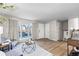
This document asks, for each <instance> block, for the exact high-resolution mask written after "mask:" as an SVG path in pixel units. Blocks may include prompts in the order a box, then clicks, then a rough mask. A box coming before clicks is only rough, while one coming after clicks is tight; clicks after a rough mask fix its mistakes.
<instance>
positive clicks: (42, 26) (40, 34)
mask: <svg viewBox="0 0 79 59" xmlns="http://www.w3.org/2000/svg"><path fill="white" fill-rule="evenodd" d="M38 32H39V39H40V38H44V24H39V26H38Z"/></svg>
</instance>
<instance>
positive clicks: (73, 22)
mask: <svg viewBox="0 0 79 59" xmlns="http://www.w3.org/2000/svg"><path fill="white" fill-rule="evenodd" d="M72 29H79V18H71V19H68V36H69V37H70V31H71V30H72Z"/></svg>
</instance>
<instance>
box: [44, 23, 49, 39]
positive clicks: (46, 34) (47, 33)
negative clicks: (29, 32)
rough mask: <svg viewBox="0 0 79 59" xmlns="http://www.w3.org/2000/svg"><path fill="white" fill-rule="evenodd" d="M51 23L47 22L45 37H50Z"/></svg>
mask: <svg viewBox="0 0 79 59" xmlns="http://www.w3.org/2000/svg"><path fill="white" fill-rule="evenodd" d="M49 25H50V24H45V38H50V28H49V27H50V26H49Z"/></svg>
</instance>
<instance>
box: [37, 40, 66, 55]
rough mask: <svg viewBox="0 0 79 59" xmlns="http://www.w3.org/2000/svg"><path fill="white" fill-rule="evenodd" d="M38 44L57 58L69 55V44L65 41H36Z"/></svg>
mask: <svg viewBox="0 0 79 59" xmlns="http://www.w3.org/2000/svg"><path fill="white" fill-rule="evenodd" d="M36 42H37V44H38V45H39V46H41V47H42V48H44V49H45V50H47V51H48V52H50V53H52V54H54V55H55V56H65V55H67V43H66V42H64V41H61V42H59V41H52V40H49V39H39V40H36Z"/></svg>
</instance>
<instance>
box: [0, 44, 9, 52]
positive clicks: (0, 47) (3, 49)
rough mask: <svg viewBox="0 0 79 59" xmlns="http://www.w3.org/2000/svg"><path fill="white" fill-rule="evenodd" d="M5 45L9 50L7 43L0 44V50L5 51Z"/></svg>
mask: <svg viewBox="0 0 79 59" xmlns="http://www.w3.org/2000/svg"><path fill="white" fill-rule="evenodd" d="M6 47H7V49H8V51H9V44H5V45H2V44H0V50H1V51H5V48H6Z"/></svg>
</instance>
